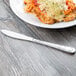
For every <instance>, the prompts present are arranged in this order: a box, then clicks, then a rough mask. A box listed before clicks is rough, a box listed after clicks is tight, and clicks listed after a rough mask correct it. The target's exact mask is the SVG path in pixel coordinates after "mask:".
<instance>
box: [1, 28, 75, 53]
mask: <svg viewBox="0 0 76 76" xmlns="http://www.w3.org/2000/svg"><path fill="white" fill-rule="evenodd" d="M1 32H2V33H3V34H5V35H7V36H9V37H12V38H15V39H20V40H26V41H31V42H35V43H39V44H42V45H46V46H49V47H53V48H55V49H59V50H61V51H64V52H67V53H75V52H76V49H75V48H73V47H69V46H64V45H59V44H55V43H49V42H46V41H41V40H38V39H34V38H32V37H29V36H26V35H24V34H20V33H16V32H13V31H9V30H5V29H3V30H1Z"/></svg>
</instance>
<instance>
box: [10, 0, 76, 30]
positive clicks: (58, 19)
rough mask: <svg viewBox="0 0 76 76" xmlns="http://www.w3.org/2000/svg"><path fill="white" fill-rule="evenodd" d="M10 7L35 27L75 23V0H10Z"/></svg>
mask: <svg viewBox="0 0 76 76" xmlns="http://www.w3.org/2000/svg"><path fill="white" fill-rule="evenodd" d="M10 7H11V9H12V10H13V12H14V13H15V14H16V15H17V16H18V17H19V18H20V19H22V20H23V21H25V22H27V23H29V24H32V25H34V26H37V27H42V28H51V29H60V28H67V27H72V26H75V25H76V0H10Z"/></svg>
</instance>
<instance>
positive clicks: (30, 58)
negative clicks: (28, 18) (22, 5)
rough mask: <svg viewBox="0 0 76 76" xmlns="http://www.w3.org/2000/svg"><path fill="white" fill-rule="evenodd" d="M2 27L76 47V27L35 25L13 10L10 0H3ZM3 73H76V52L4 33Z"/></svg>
mask: <svg viewBox="0 0 76 76" xmlns="http://www.w3.org/2000/svg"><path fill="white" fill-rule="evenodd" d="M1 29H9V30H12V31H15V32H19V33H23V34H25V35H28V36H31V37H34V38H37V39H40V40H45V41H48V42H53V43H58V44H62V45H68V46H73V47H76V26H75V27H71V28H68V29H60V30H52V29H43V28H38V27H35V26H31V25H30V24H28V23H25V22H23V21H22V20H20V19H19V18H18V17H17V16H16V15H15V14H14V13H13V12H12V10H11V9H10V6H9V0H0V30H1ZM0 76H76V54H72V55H71V54H67V53H64V52H61V51H59V50H56V49H53V48H50V47H46V46H42V45H39V44H35V43H32V42H27V41H20V40H15V39H12V38H9V37H7V36H5V35H3V34H2V33H1V32H0Z"/></svg>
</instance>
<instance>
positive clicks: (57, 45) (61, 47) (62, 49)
mask: <svg viewBox="0 0 76 76" xmlns="http://www.w3.org/2000/svg"><path fill="white" fill-rule="evenodd" d="M30 41H32V42H35V43H39V44H42V45H46V46H49V47H53V48H55V49H58V50H61V51H63V52H67V53H75V52H76V50H75V48H73V47H68V46H63V45H59V44H54V43H49V42H46V41H41V40H37V39H34V38H32V39H31V40H30Z"/></svg>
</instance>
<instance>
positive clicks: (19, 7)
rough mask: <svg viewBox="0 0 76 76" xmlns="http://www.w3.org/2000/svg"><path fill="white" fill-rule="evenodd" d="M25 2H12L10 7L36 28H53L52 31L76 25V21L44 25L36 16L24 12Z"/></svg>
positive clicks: (13, 0)
mask: <svg viewBox="0 0 76 76" xmlns="http://www.w3.org/2000/svg"><path fill="white" fill-rule="evenodd" d="M23 1H24V0H10V7H11V9H12V10H13V12H14V13H15V14H16V15H17V16H18V17H19V18H20V19H22V20H24V21H25V22H27V23H30V24H32V25H34V26H38V27H42V28H51V29H59V28H67V27H71V26H75V25H76V20H74V21H70V22H61V23H55V24H43V23H41V22H40V21H39V20H38V18H37V17H35V16H34V15H32V14H27V13H25V12H24V3H23Z"/></svg>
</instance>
